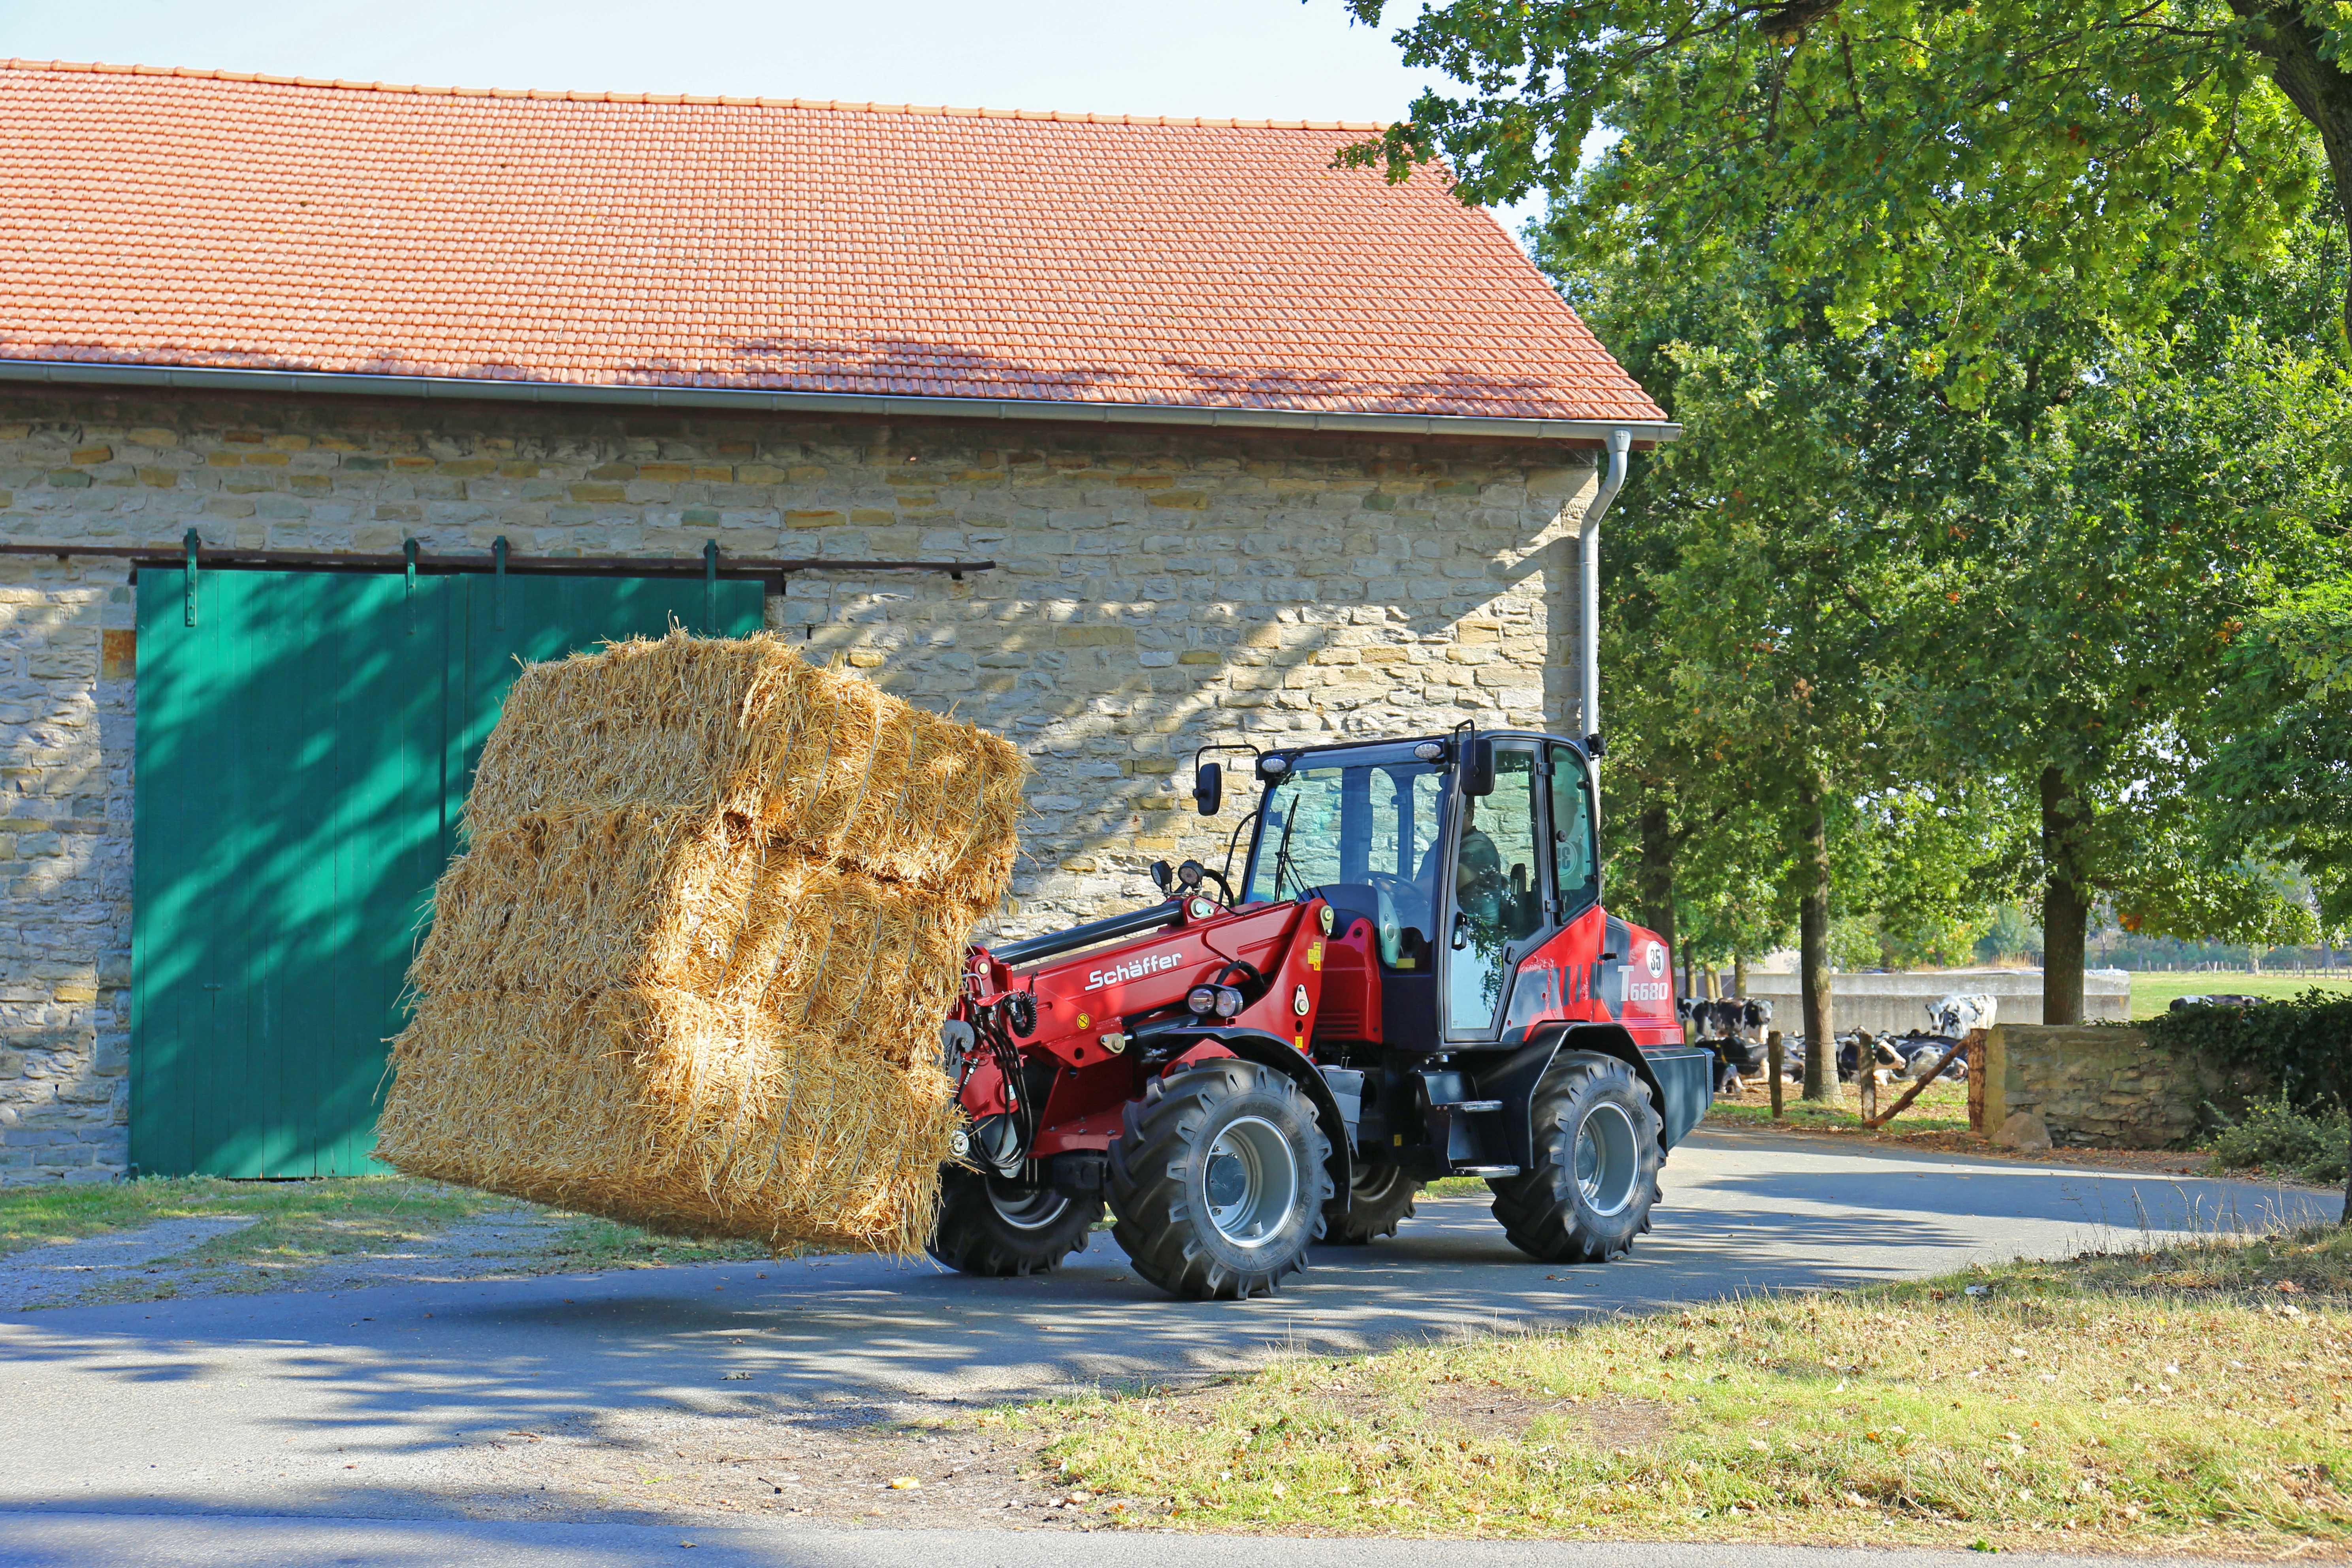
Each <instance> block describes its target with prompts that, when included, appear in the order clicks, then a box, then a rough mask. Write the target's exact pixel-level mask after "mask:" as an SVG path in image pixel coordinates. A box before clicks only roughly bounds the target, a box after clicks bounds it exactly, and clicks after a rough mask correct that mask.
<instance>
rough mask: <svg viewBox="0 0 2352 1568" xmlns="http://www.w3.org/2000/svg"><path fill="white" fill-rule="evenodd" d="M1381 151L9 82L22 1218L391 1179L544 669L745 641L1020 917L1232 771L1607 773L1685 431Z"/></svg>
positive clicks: (462, 101)
mask: <svg viewBox="0 0 2352 1568" xmlns="http://www.w3.org/2000/svg"><path fill="white" fill-rule="evenodd" d="M1369 129H1370V127H1363V126H1348V125H1337V124H1306V123H1280V122H1265V121H1180V120H1144V119H1110V118H1104V117H1098V116H1087V115H1066V114H1049V113H1006V112H997V111H991V110H939V109H914V108H892V107H884V106H877V105H871V104H838V103H813V102H802V101H794V100H738V99H716V98H691V97H677V96H667V97H665V96H659V95H640V96H625V95H621V94H575V93H555V92H521V91H461V90H441V89H415V88H404V87H388V86H383V85H381V84H369V83H352V82H328V81H308V80H300V81H298V80H288V79H271V78H260V77H250V76H234V75H228V74H223V73H209V72H194V71H160V70H152V69H147V68H112V67H90V66H75V65H62V64H56V63H34V62H26V61H14V62H10V63H8V64H7V65H5V67H0V272H5V277H6V279H7V286H6V287H5V289H0V637H5V642H0V647H5V661H6V662H5V689H4V690H0V746H4V747H5V753H6V755H5V790H6V795H7V799H6V809H5V814H4V815H5V821H0V864H5V868H6V872H7V876H6V884H5V889H6V890H5V936H4V937H0V940H5V964H4V965H0V984H5V989H0V1179H6V1180H9V1181H32V1180H56V1179H64V1180H89V1179H96V1178H101V1177H106V1176H111V1175H116V1174H120V1173H124V1172H126V1171H135V1172H140V1173H183V1172H196V1171H203V1172H214V1173H222V1174H230V1175H305V1174H313V1173H345V1172H351V1171H355V1170H362V1169H366V1168H368V1166H367V1163H366V1150H367V1148H368V1145H369V1142H370V1137H371V1132H370V1129H371V1124H372V1117H373V1104H374V1102H375V1097H376V1095H377V1093H378V1091H379V1089H380V1086H381V1081H382V1077H383V1040H384V1038H385V1037H387V1036H389V1035H390V1034H392V1033H393V1032H394V1026H395V1021H396V1018H397V1016H398V997H397V993H398V986H399V979H400V974H401V972H402V969H403V967H404V963H405V961H406V958H407V955H408V953H409V952H410V950H411V944H412V943H413V942H414V940H415V931H416V926H417V922H418V921H419V919H420V918H421V916H422V913H423V911H424V909H425V904H424V903H423V901H422V900H423V895H424V894H425V892H426V891H427V890H428V889H429V888H430V885H431V883H432V880H433V879H434V877H435V876H436V874H437V873H438V871H439V869H440V868H441V866H442V865H443V864H444V862H445V860H446V857H447V856H448V854H449V853H450V852H451V851H452V849H453V848H454V847H456V845H457V824H458V813H459V806H460V805H461V803H462V800H463V795H464V790H465V780H466V772H467V763H468V759H469V757H470V755H471V752H472V751H473V749H474V748H477V747H478V745H479V743H480V741H481V739H482V736H483V734H484V733H485V732H486V731H487V728H488V724H489V723H490V722H491V721H492V720H493V719H494V718H495V716H496V711H497V703H498V698H499V692H500V691H501V690H502V689H503V686H504V683H505V681H506V679H508V678H509V676H510V675H511V673H512V671H513V669H514V668H515V660H516V659H517V658H550V657H554V656H557V655H560V654H562V652H564V651H565V650H566V649H569V648H574V647H586V646H591V645H593V644H594V643H595V642H597V641H599V640H601V639H604V638H605V637H625V636H629V635H632V634H635V633H644V632H654V633H658V632H660V631H662V630H663V629H664V628H666V627H667V626H671V625H673V624H677V625H682V626H688V627H690V628H693V629H696V630H702V631H712V632H725V633H740V632H745V631H749V630H751V629H754V628H757V627H761V626H765V627H767V628H769V629H770V630H772V631H774V632H776V633H778V634H781V635H782V636H783V637H789V638H791V639H792V640H793V641H794V642H796V643H799V644H801V645H803V647H805V649H806V651H807V654H808V657H810V658H814V659H820V660H838V661H842V662H843V663H845V665H846V666H847V667H849V668H854V669H856V670H859V671H862V672H864V673H866V674H867V675H869V676H870V677H871V678H872V679H875V680H877V681H878V682H881V683H882V684H884V685H885V686H887V687H888V688H889V689H893V690H895V691H898V692H899V693H901V694H903V695H905V696H907V697H908V698H909V699H911V700H915V701H917V702H920V703H923V704H927V705H929V706H931V707H934V708H937V709H940V710H952V711H953V712H955V713H956V714H958V715H959V716H961V717H963V718H966V719H969V720H972V721H977V722H979V723H982V724H985V725H988V726H990V727H992V728H993V729H995V730H997V731H1002V732H1003V733H1005V734H1007V735H1009V736H1011V737H1013V738H1014V739H1015V740H1016V741H1018V742H1019V743H1020V744H1021V745H1022V746H1023V747H1024V749H1025V750H1026V751H1027V752H1029V753H1030V754H1031V755H1032V756H1033V757H1034V762H1035V764H1036V774H1035V778H1034V784H1033V788H1032V793H1031V797H1030V805H1031V806H1032V807H1033V808H1034V816H1033V818H1032V820H1031V822H1030V825H1029V827H1028V830H1027V834H1026V840H1025V842H1026V851H1025V857H1026V858H1025V861H1024V865H1023V867H1022V869H1021V871H1020V874H1019V877H1018V879H1017V882H1016V885H1015V889H1014V895H1013V900H1011V902H1010V903H1009V905H1008V907H1007V908H1006V910H1004V911H1003V915H1002V917H1001V918H1000V919H999V921H997V922H996V925H995V928H994V929H996V930H997V931H1003V932H1025V931H1037V930H1043V929H1048V928H1050V927H1052V926H1054V925H1056V924H1060V923H1065V922H1067V921H1071V920H1074V919H1077V918H1082V917H1087V916H1090V915H1094V914H1098V913H1102V912H1105V911H1107V910H1112V909H1117V908H1121V907H1128V906H1130V905H1132V904H1133V903H1135V902H1138V901H1141V900H1145V899H1148V898H1150V897H1155V896H1156V894H1154V893H1153V891H1152V889H1151V887H1150V882H1149V880H1148V879H1147V877H1146V875H1145V870H1144V868H1145V867H1146V865H1147V864H1148V863H1149V862H1150V860H1151V859H1153V858H1158V857H1161V856H1170V857H1181V855H1184V854H1197V855H1200V856H1202V858H1208V859H1210V860H1211V863H1212V864H1214V863H1215V858H1216V857H1218V856H1221V855H1222V854H1223V848H1224V841H1225V837H1226V835H1227V834H1228V833H1229V832H1230V831H1231V830H1232V828H1233V826H1234V824H1235V823H1236V822H1237V821H1238V820H1239V818H1240V816H1241V815H1242V811H1243V810H1245V809H1246V807H1245V806H1243V807H1241V808H1238V809H1236V808H1234V807H1230V806H1229V807H1228V810H1227V812H1226V814H1225V817H1224V818H1223V819H1222V820H1218V821H1213V822H1203V821H1202V819H1200V818H1199V817H1197V816H1192V815H1189V810H1188V808H1189V805H1190V803H1189V801H1185V800H1182V799H1181V798H1180V789H1179V785H1178V783H1177V779H1178V776H1179V774H1180V772H1181V771H1186V770H1187V769H1188V764H1189V760H1190V757H1191V753H1192V748H1194V747H1196V746H1199V745H1202V744H1204V743H1207V742H1234V741H1249V740H1253V739H1255V740H1267V739H1271V738H1274V737H1276V736H1278V737H1280V738H1281V739H1282V740H1283V741H1286V742H1295V741H1296V740H1297V739H1299V738H1301V737H1304V736H1307V735H1318V734H1329V735H1340V734H1371V733H1384V732H1426V731H1443V730H1445V729H1447V728H1450V727H1451V726H1453V725H1454V724H1455V723H1457V722H1459V721H1462V720H1465V719H1471V720H1475V721H1480V722H1482V723H1515V724H1526V725H1545V726H1549V727H1552V728H1556V729H1559V730H1564V731H1570V732H1579V733H1580V732H1581V716H1580V712H1579V710H1578V709H1579V700H1578V695H1577V693H1578V690H1579V677H1580V670H1579V668H1578V664H1577V653H1576V647H1577V643H1576V635H1577V629H1578V621H1577V616H1578V604H1579V596H1578V586H1577V584H1578V559H1577V545H1576V535H1577V532H1578V529H1579V524H1580V517H1581V515H1582V512H1583V510H1584V508H1585V506H1586V505H1587V503H1588V502H1589V501H1590V500H1591V498H1592V497H1593V495H1594V492H1595V488H1596V482H1597V470H1596V459H1597V458H1598V457H1599V456H1600V454H1601V453H1602V452H1603V450H1604V447H1605V445H1606V443H1607V442H1608V441H1609V440H1610V438H1611V437H1612V433H1613V432H1618V431H1624V432H1628V433H1629V434H1630V436H1631V437H1632V441H1633V445H1634V446H1635V447H1642V446H1646V445H1648V444H1650V443H1652V442H1654V441H1658V440H1662V439H1666V438H1670V437H1672V435H1673V434H1674V433H1675V432H1674V428H1673V426H1670V425H1667V424H1666V423H1665V422H1664V416H1662V415H1661V413H1660V411H1659V410H1658V408H1657V407H1656V406H1655V405H1654V404H1653V403H1652V402H1651V401H1650V399H1649V398H1648V397H1646V396H1645V395H1643V392H1642V391H1641V389H1640V388H1639V387H1638V386H1636V385H1635V384H1633V381H1632V380H1630V379H1629V378H1628V377H1627V376H1626V374H1624V373H1623V372H1622V370H1621V369H1620V368H1619V367H1618V366H1617V364H1616V363H1614V362H1613V361H1612V359H1611V358H1610V357H1609V354H1608V353H1606V351H1605V350H1604V349H1603V348H1602V347H1601V344H1600V343H1598V342H1595V341H1594V339H1593V337H1592V335H1591V332H1590V331H1587V330H1586V328H1585V327H1584V325H1583V323H1582V322H1580V321H1579V320H1578V319H1577V317H1576V316H1575V315H1574V314H1573V313H1572V312H1571V311H1570V310H1568V309H1567V307H1566V306H1565V305H1563V304H1562V303H1561V301H1560V300H1559V298H1558V297H1557V296H1556V295H1555V294H1554V293H1553V291H1552V290H1551V289H1549V288H1548V287H1547V286H1546V284H1545V283H1544V281H1543V279H1541V277H1540V276H1539V275H1538V273H1537V272H1536V271H1535V269H1534V268H1532V267H1531V266H1530V265H1529V264H1528V261H1527V259H1526V258H1524V257H1523V256H1522V255H1521V254H1520V252H1519V251H1518V249H1517V247H1515V246H1514V245H1513V244H1512V242H1511V241H1510V239H1509V238H1508V237H1506V236H1505V235H1504V234H1503V233H1502V232H1501V230H1500V229H1499V228H1497V227H1496V225H1495V223H1494V222H1493V221H1492V220H1491V219H1490V218H1488V217H1487V216H1485V215H1484V214H1483V213H1480V212H1478V211H1476V210H1474V209H1467V208H1465V207H1463V206H1461V205H1458V204H1457V203H1456V202H1455V201H1454V199H1453V198H1452V196H1451V195H1449V194H1448V193H1447V192H1446V190H1445V189H1444V185H1443V183H1442V182H1441V181H1440V180H1438V179H1436V178H1433V177H1430V176H1426V175H1424V176H1422V177H1416V178H1414V179H1412V180H1411V181H1409V182H1406V183H1405V184H1402V185H1396V186H1391V185H1389V184H1385V183H1384V182H1383V181H1382V180H1381V178H1380V177H1379V176H1377V175H1376V174H1366V173H1355V172H1341V171H1339V170H1336V169H1335V168H1334V167H1333V166H1332V158H1333V153H1334V152H1335V150H1336V149H1337V148H1339V146H1341V145H1342V144H1344V143H1346V142H1349V141H1351V140H1353V139H1355V138H1356V137H1357V136H1359V135H1360V134H1361V133H1362V132H1365V131H1367V130H1369Z"/></svg>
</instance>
